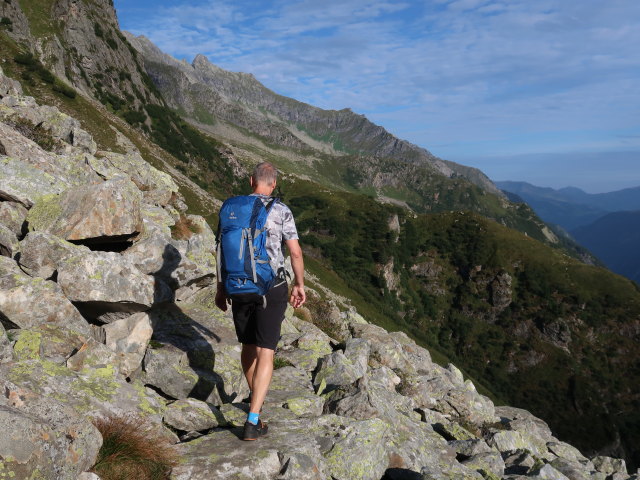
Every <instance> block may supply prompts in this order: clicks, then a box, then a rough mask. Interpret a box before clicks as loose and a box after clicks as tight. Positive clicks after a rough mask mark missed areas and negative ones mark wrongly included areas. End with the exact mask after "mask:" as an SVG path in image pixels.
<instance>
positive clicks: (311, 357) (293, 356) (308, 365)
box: [276, 334, 323, 372]
mask: <svg viewBox="0 0 640 480" xmlns="http://www.w3.org/2000/svg"><path fill="white" fill-rule="evenodd" d="M299 336H300V335H299V334H297V335H294V337H296V338H297V337H299ZM285 341H286V339H285ZM322 357H323V355H320V354H319V353H318V352H316V351H314V350H303V349H302V348H295V347H293V346H283V347H278V350H277V351H276V358H278V359H280V360H284V361H286V362H288V363H290V364H291V365H293V366H294V367H296V368H301V369H302V370H305V371H307V372H313V371H314V370H315V369H316V368H317V367H318V360H319V359H320V358H322Z"/></svg>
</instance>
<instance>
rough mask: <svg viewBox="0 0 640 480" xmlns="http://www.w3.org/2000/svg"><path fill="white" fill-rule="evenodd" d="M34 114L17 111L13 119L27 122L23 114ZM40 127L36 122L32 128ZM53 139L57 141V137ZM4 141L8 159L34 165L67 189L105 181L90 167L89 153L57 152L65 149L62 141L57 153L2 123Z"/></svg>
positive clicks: (56, 149)
mask: <svg viewBox="0 0 640 480" xmlns="http://www.w3.org/2000/svg"><path fill="white" fill-rule="evenodd" d="M9 111H11V109H9ZM30 111H31V109H30V108H26V109H23V110H22V111H20V112H15V110H14V111H13V112H12V113H13V115H10V116H12V117H17V118H18V120H19V121H23V120H22V119H21V118H20V117H22V118H24V116H23V115H22V114H23V113H25V112H30ZM28 120H29V119H28ZM36 125H38V124H37V123H34V124H33V127H32V128H37V129H39V130H41V129H42V126H41V125H38V126H37V127H36ZM27 128H28V127H27ZM53 137H54V139H55V135H54V136H53ZM0 138H2V145H3V147H4V149H5V151H6V154H7V155H8V156H10V157H13V158H18V159H20V160H22V161H24V162H27V163H29V164H31V165H32V166H34V167H36V168H38V169H40V170H42V171H43V172H45V173H47V174H49V175H51V176H52V177H53V178H56V179H58V180H59V181H61V182H63V183H65V184H66V185H67V188H69V187H72V186H80V185H87V184H91V183H95V182H98V181H101V179H100V177H99V176H98V175H96V174H95V172H94V171H93V170H91V168H90V167H89V166H88V165H87V163H86V161H85V154H84V153H82V152H81V151H80V149H73V148H67V149H66V150H67V151H66V152H62V153H56V151H60V150H61V148H62V146H63V144H62V143H61V142H58V144H57V145H55V144H54V145H53V147H52V148H51V150H55V151H46V150H44V149H43V148H42V147H40V146H39V145H38V144H36V143H35V142H33V141H32V140H30V139H28V138H26V137H25V136H23V134H22V133H20V132H19V131H18V129H14V128H12V127H10V126H8V125H4V124H2V123H0Z"/></svg>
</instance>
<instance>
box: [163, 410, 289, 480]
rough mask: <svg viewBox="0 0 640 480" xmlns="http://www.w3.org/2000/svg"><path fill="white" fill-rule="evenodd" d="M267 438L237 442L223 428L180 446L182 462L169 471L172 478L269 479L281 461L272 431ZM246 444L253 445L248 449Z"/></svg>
mask: <svg viewBox="0 0 640 480" xmlns="http://www.w3.org/2000/svg"><path fill="white" fill-rule="evenodd" d="M244 417H245V418H246V414H245V415H244ZM243 422H244V420H243ZM269 437H270V438H269V442H260V441H257V442H240V441H239V440H238V437H236V435H234V434H233V433H231V431H229V430H222V431H217V432H214V433H212V434H210V435H207V436H204V437H201V438H198V439H196V440H193V441H191V442H188V443H185V444H182V445H179V446H178V450H179V454H180V456H181V458H182V459H183V461H182V462H181V463H180V464H179V465H178V466H176V467H175V468H174V469H173V470H172V472H171V478H173V479H175V480H210V479H212V478H215V479H219V480H231V479H241V478H244V479H247V480H248V479H252V480H272V479H273V478H275V477H276V476H277V475H278V473H279V472H280V469H281V464H280V458H279V456H278V450H277V447H275V446H274V445H273V441H272V439H271V434H269ZM247 443H250V444H252V445H251V448H249V447H248V446H246V444H247Z"/></svg>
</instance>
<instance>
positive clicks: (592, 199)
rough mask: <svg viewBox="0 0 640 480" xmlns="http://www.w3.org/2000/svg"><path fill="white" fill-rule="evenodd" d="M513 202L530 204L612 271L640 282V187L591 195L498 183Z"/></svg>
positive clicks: (563, 189)
mask: <svg viewBox="0 0 640 480" xmlns="http://www.w3.org/2000/svg"><path fill="white" fill-rule="evenodd" d="M496 185H497V186H498V187H499V188H500V189H502V190H503V191H504V192H505V194H506V195H507V196H508V197H509V199H510V200H511V201H518V199H520V201H524V202H526V203H528V204H529V205H530V206H531V207H532V208H533V209H534V210H535V212H536V213H537V214H538V215H539V216H540V218H542V219H543V220H544V221H546V222H548V223H551V224H553V225H557V226H560V227H561V228H562V229H564V230H565V231H566V232H568V233H569V234H570V235H571V236H572V237H573V238H574V239H575V240H577V241H578V243H580V244H581V245H583V246H584V247H586V248H588V249H589V250H590V251H591V252H592V253H593V254H595V255H596V256H597V257H598V258H599V259H600V260H602V261H603V262H604V263H605V264H606V265H607V267H609V268H610V269H611V270H612V271H614V272H616V273H619V274H620V275H624V276H626V277H628V278H630V279H631V280H635V281H636V282H640V250H639V249H638V245H640V187H633V188H625V189H624V190H618V191H615V192H607V193H596V194H592V193H587V192H585V191H583V190H581V189H579V188H576V187H565V188H561V189H559V190H556V189H553V188H548V187H546V188H545V187H537V186H535V185H531V184H529V183H526V182H496Z"/></svg>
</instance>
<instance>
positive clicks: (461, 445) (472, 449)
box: [449, 438, 496, 457]
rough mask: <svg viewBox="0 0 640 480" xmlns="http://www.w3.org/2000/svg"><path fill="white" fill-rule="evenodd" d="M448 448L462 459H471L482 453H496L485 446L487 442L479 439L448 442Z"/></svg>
mask: <svg viewBox="0 0 640 480" xmlns="http://www.w3.org/2000/svg"><path fill="white" fill-rule="evenodd" d="M449 446H450V447H451V448H453V449H454V450H455V451H456V453H457V454H458V455H462V456H464V457H473V456H475V455H480V454H482V453H491V452H494V451H496V450H494V449H492V448H491V447H490V446H489V445H487V442H485V441H484V440H482V439H480V438H473V439H469V440H452V441H450V442H449Z"/></svg>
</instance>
